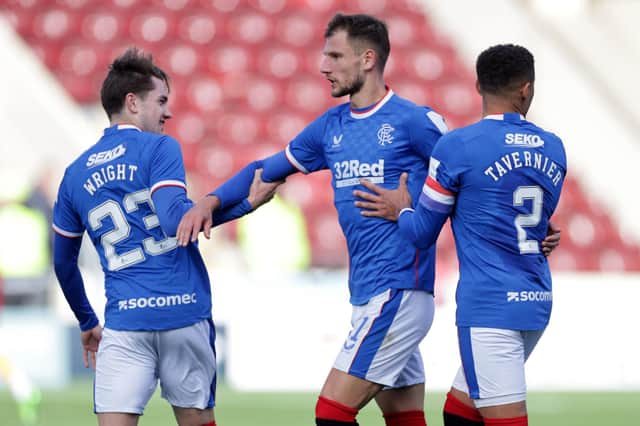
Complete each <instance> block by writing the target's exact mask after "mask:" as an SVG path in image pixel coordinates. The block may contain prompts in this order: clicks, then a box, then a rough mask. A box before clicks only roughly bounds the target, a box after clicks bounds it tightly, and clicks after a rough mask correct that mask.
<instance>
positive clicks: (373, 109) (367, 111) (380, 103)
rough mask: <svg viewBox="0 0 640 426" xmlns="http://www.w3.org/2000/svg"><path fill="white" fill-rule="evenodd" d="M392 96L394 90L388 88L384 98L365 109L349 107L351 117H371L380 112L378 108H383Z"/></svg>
mask: <svg viewBox="0 0 640 426" xmlns="http://www.w3.org/2000/svg"><path fill="white" fill-rule="evenodd" d="M392 96H393V90H391V89H388V90H387V94H386V95H384V96H383V97H382V99H380V100H379V101H378V102H376V103H375V104H373V105H371V106H369V107H367V108H365V109H364V110H360V111H357V110H354V109H353V108H351V107H349V108H350V112H351V117H353V118H356V119H361V118H367V117H371V116H372V115H373V114H375V113H376V112H378V110H379V109H380V108H382V107H383V106H384V104H386V103H387V102H388V101H389V99H391V97H392Z"/></svg>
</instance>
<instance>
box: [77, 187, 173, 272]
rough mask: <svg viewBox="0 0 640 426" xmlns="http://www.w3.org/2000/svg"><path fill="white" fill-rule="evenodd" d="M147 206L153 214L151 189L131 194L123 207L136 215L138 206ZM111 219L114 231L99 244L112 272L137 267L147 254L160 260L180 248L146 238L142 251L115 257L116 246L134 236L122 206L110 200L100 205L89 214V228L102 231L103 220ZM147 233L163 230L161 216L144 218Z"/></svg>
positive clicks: (131, 251)
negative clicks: (159, 218)
mask: <svg viewBox="0 0 640 426" xmlns="http://www.w3.org/2000/svg"><path fill="white" fill-rule="evenodd" d="M143 203H146V204H147V205H148V206H149V207H150V208H151V210H152V211H154V207H153V202H152V201H151V196H150V193H149V190H148V189H143V190H141V191H137V192H132V193H131V194H127V195H126V196H125V197H124V199H123V204H124V207H125V210H126V211H127V213H133V212H135V211H137V210H138V208H139V205H140V204H143ZM107 216H109V217H110V218H111V221H112V222H113V229H112V230H111V231H109V232H105V233H104V234H103V235H102V237H101V238H100V243H101V244H102V248H103V249H104V256H105V258H106V259H107V268H108V269H109V270H110V271H118V270H120V269H124V268H127V267H129V266H131V265H135V264H136V263H140V262H142V261H143V260H144V259H145V255H144V254H145V253H147V254H149V255H151V256H157V255H159V254H162V253H166V252H168V251H170V250H173V249H174V248H176V247H177V241H176V239H175V238H165V239H163V240H160V241H156V240H155V239H154V238H153V237H148V238H145V239H144V240H143V241H142V247H143V248H144V251H143V249H142V248H140V247H137V248H135V249H133V250H129V251H127V252H125V253H122V254H118V253H116V248H115V245H116V244H117V243H119V242H121V241H123V240H125V239H127V238H128V237H129V235H130V233H131V225H130V224H129V222H128V221H127V216H126V215H125V213H124V212H123V211H122V208H121V207H120V204H118V203H117V202H115V201H114V200H108V201H105V202H104V203H102V204H100V205H99V206H98V207H95V208H93V209H92V210H90V211H89V215H88V217H89V226H90V227H91V229H92V230H94V231H97V230H98V229H100V228H101V227H102V222H103V220H104V219H105V218H106V217H107ZM142 221H143V222H144V226H145V228H146V229H148V230H150V229H153V228H156V227H158V226H160V221H159V220H158V216H157V215H155V214H150V215H147V216H145V217H143V218H142Z"/></svg>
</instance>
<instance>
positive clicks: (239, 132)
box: [215, 113, 260, 145]
mask: <svg viewBox="0 0 640 426" xmlns="http://www.w3.org/2000/svg"><path fill="white" fill-rule="evenodd" d="M216 120H217V122H216V124H215V126H216V130H217V131H216V133H217V137H216V140H218V141H222V142H221V143H225V141H228V143H231V144H235V145H251V144H255V142H256V141H257V137H258V134H259V133H260V122H259V120H257V119H256V118H255V117H254V116H253V115H251V114H247V113H228V114H222V115H220V116H218V117H216Z"/></svg>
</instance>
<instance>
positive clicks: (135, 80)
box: [100, 47, 169, 118]
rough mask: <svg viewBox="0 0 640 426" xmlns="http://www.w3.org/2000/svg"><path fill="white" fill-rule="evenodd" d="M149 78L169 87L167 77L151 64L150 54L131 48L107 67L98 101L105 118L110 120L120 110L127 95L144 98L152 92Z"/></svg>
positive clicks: (151, 82) (151, 83)
mask: <svg viewBox="0 0 640 426" xmlns="http://www.w3.org/2000/svg"><path fill="white" fill-rule="evenodd" d="M151 77H157V78H159V79H160V80H162V81H164V82H165V83H166V85H167V87H169V77H168V76H167V74H166V73H165V72H164V71H163V70H162V69H160V68H159V67H158V66H157V65H155V64H154V63H153V57H152V56H151V54H145V53H144V52H142V51H141V50H139V49H137V48H135V47H132V48H129V49H127V51H126V52H124V53H123V54H122V55H121V56H119V57H117V58H116V59H115V60H114V61H113V63H112V64H111V65H110V66H109V72H108V73H107V77H106V78H105V79H104V81H103V82H102V88H101V89H100V100H101V102H102V107H103V108H104V110H105V112H106V113H107V116H108V117H109V118H111V116H112V115H113V114H117V113H119V112H120V111H121V110H122V106H123V105H124V98H125V96H127V93H135V94H137V95H140V96H142V97H144V96H145V95H146V94H147V93H148V92H150V91H151V90H153V81H151Z"/></svg>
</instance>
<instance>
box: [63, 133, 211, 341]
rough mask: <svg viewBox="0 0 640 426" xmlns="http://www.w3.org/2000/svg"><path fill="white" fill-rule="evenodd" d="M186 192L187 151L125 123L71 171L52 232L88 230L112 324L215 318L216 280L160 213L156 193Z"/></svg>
mask: <svg viewBox="0 0 640 426" xmlns="http://www.w3.org/2000/svg"><path fill="white" fill-rule="evenodd" d="M166 185H173V186H180V187H185V171H184V165H183V162H182V155H181V152H180V146H179V144H178V142H177V141H176V140H175V139H172V138H171V137H169V136H166V135H159V134H154V133H147V132H142V131H140V130H138V129H137V128H136V127H134V126H130V125H119V126H113V127H110V128H108V129H106V130H105V132H104V136H103V137H102V138H101V139H100V140H99V141H98V142H97V143H96V144H95V145H93V146H92V147H91V148H90V149H88V150H87V151H85V152H84V153H83V154H82V155H80V157H78V158H77V159H76V160H75V161H74V162H73V163H72V164H71V165H70V166H69V167H68V168H67V170H66V171H65V174H64V178H63V180H62V183H61V184H60V189H59V192H58V198H57V200H56V203H55V206H54V217H53V227H54V229H55V231H56V232H58V233H59V234H61V235H64V236H67V237H80V236H82V235H83V233H84V231H85V230H86V231H87V233H88V235H89V237H90V239H91V241H92V242H93V244H94V245H95V247H96V250H97V252H98V254H99V256H100V262H101V265H102V269H103V271H104V274H105V291H106V297H107V304H106V307H105V326H106V327H108V328H112V329H116V330H166V329H173V328H179V327H185V326H187V325H190V324H194V323H196V322H198V321H200V320H202V319H206V318H210V317H211V288H210V284H209V277H208V274H207V271H206V268H205V265H204V262H203V260H202V257H201V256H200V253H199V251H198V248H197V247H196V246H194V245H192V244H191V245H189V246H187V247H186V248H183V247H178V246H177V241H176V239H175V238H168V237H167V236H166V235H165V234H164V232H163V231H162V228H161V227H160V223H159V220H158V216H157V215H156V214H155V213H154V206H153V201H152V199H151V194H152V193H153V191H155V190H156V189H157V188H159V187H161V186H166Z"/></svg>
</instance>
